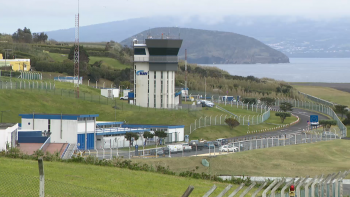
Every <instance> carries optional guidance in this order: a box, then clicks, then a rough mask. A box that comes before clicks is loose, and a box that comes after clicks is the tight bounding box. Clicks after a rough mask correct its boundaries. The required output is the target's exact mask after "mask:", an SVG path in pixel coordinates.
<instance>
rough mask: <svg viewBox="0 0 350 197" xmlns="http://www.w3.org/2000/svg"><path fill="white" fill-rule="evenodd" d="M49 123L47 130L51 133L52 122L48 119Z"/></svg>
mask: <svg viewBox="0 0 350 197" xmlns="http://www.w3.org/2000/svg"><path fill="white" fill-rule="evenodd" d="M47 122H48V130H47V132H50V130H51V120H50V119H48V120H47Z"/></svg>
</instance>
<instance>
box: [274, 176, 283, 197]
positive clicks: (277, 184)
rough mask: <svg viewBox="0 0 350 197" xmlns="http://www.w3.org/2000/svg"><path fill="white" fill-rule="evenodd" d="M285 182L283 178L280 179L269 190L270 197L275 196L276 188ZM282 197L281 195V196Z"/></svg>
mask: <svg viewBox="0 0 350 197" xmlns="http://www.w3.org/2000/svg"><path fill="white" fill-rule="evenodd" d="M284 182H285V179H282V180H281V182H279V183H278V184H277V185H276V186H275V187H274V188H273V189H272V191H271V197H275V193H276V190H277V189H278V188H279V187H280V186H281V185H282V184H283V183H284ZM281 197H282V196H281Z"/></svg>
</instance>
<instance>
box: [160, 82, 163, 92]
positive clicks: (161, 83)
mask: <svg viewBox="0 0 350 197" xmlns="http://www.w3.org/2000/svg"><path fill="white" fill-rule="evenodd" d="M160 93H163V81H160Z"/></svg>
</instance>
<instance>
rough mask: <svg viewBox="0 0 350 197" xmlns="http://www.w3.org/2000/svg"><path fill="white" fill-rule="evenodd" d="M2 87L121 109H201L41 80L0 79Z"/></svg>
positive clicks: (188, 110) (199, 107) (0, 86)
mask: <svg viewBox="0 0 350 197" xmlns="http://www.w3.org/2000/svg"><path fill="white" fill-rule="evenodd" d="M0 89H4V90H25V91H31V92H34V93H43V94H51V95H56V96H61V97H66V98H74V99H79V100H84V101H89V102H94V103H98V104H104V105H110V106H112V107H113V108H115V109H116V110H121V111H167V110H181V111H187V112H190V111H201V110H202V106H201V105H191V104H180V105H164V107H162V108H152V107H141V106H137V105H132V104H129V103H128V102H127V101H123V100H120V99H119V98H108V97H104V96H101V95H99V94H91V93H87V92H80V93H79V95H78V94H77V91H76V90H69V89H57V88H56V87H55V84H54V83H51V82H39V81H17V82H7V81H0Z"/></svg>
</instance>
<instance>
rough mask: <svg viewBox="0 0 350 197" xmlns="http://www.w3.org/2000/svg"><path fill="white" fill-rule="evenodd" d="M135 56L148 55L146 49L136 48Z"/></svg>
mask: <svg viewBox="0 0 350 197" xmlns="http://www.w3.org/2000/svg"><path fill="white" fill-rule="evenodd" d="M134 55H146V49H145V48H135V49H134Z"/></svg>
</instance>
